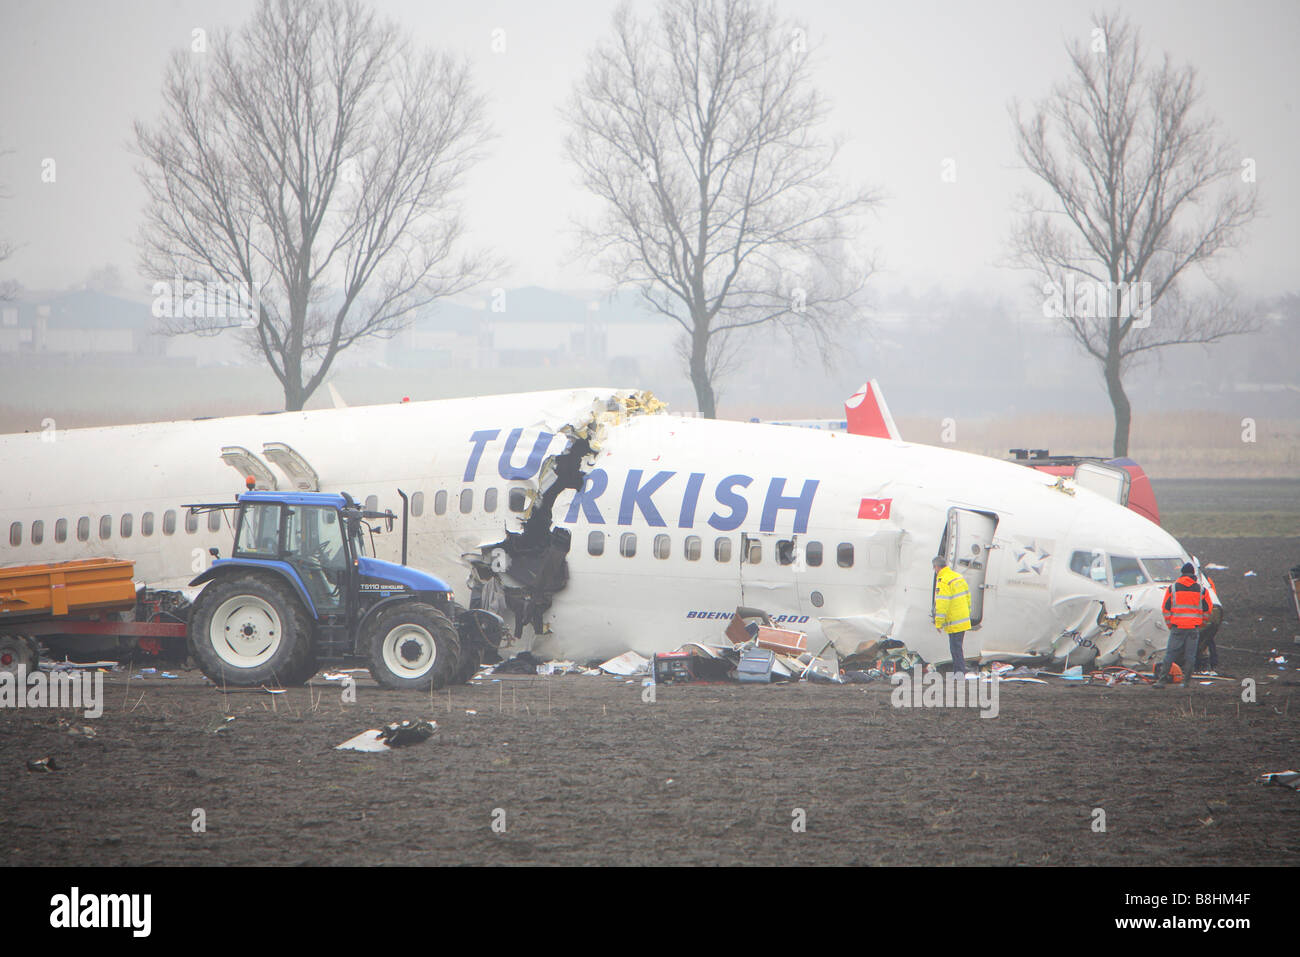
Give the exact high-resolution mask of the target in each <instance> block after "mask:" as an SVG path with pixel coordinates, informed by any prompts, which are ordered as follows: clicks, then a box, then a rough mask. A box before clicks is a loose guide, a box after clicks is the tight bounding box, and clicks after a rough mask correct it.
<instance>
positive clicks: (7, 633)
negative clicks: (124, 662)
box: [0, 558, 185, 670]
mask: <svg viewBox="0 0 1300 957" xmlns="http://www.w3.org/2000/svg"><path fill="white" fill-rule="evenodd" d="M134 576H135V564H134V563H133V562H128V561H121V560H119V559H116V558H87V559H82V560H79V561H71V562H54V563H49V564H42V565H18V566H14V567H12V568H0V670H13V669H15V668H16V667H17V666H18V665H20V664H21V665H25V666H26V667H27V668H28V669H29V670H30V669H33V668H35V667H36V666H37V663H38V659H39V654H38V650H39V649H38V644H37V642H38V640H40V641H45V642H46V643H47V644H59V645H62V646H63V647H62V649H61V650H62V652H63V653H65V654H66V653H69V652H70V649H71V653H73V654H76V653H77V652H76V649H77V647H80V646H84V647H85V648H86V649H89V648H91V647H96V645H95V644H94V643H93V642H92V641H88V639H98V646H101V647H102V646H103V644H104V642H108V643H109V645H110V646H122V642H123V641H124V640H125V641H126V642H127V645H126V646H125V647H133V648H139V649H141V650H145V651H147V653H149V654H160V653H161V650H162V646H161V645H160V643H159V642H160V641H162V640H164V639H184V637H185V623H184V621H183V619H182V618H180V617H179V616H178V615H177V614H176V613H175V610H174V608H172V607H164V603H163V602H161V601H160V600H159V599H158V598H157V597H156V596H151V595H150V594H149V593H148V592H146V593H145V595H144V596H143V599H142V598H141V596H140V595H139V594H137V592H136V586H135V578H134ZM133 619H134V620H133ZM69 641H71V642H72V644H71V645H70V646H69V645H68V642H69Z"/></svg>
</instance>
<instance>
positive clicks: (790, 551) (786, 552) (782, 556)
mask: <svg viewBox="0 0 1300 957" xmlns="http://www.w3.org/2000/svg"><path fill="white" fill-rule="evenodd" d="M776 563H777V564H778V565H793V564H794V542H792V541H789V540H783V541H779V542H777V543H776Z"/></svg>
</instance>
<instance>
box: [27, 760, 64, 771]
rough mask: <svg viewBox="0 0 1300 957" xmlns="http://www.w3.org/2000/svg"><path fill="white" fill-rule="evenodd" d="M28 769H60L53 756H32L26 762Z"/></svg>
mask: <svg viewBox="0 0 1300 957" xmlns="http://www.w3.org/2000/svg"><path fill="white" fill-rule="evenodd" d="M27 770H28V771H62V770H63V768H61V767H59V764H58V762H57V761H55V760H54V759H53V758H33V759H32V760H30V761H28V762H27Z"/></svg>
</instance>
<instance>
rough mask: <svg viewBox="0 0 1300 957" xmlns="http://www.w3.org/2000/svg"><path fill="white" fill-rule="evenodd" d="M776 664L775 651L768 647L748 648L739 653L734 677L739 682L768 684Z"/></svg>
mask: <svg viewBox="0 0 1300 957" xmlns="http://www.w3.org/2000/svg"><path fill="white" fill-rule="evenodd" d="M776 666H777V662H776V652H775V651H772V650H771V649H770V648H748V649H746V650H745V651H742V652H741V653H740V663H739V664H738V665H737V666H736V677H737V678H739V679H740V681H741V682H743V683H746V684H749V683H762V684H768V683H770V682H771V681H772V673H773V671H775V669H776Z"/></svg>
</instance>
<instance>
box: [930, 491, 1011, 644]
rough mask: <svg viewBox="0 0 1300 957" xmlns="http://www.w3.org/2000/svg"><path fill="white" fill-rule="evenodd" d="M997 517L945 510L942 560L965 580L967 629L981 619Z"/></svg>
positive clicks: (960, 509) (974, 512)
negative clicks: (968, 625)
mask: <svg viewBox="0 0 1300 957" xmlns="http://www.w3.org/2000/svg"><path fill="white" fill-rule="evenodd" d="M997 527H998V517H997V515H995V514H994V513H992V512H976V511H973V510H971V509H966V508H950V509H948V525H947V527H946V528H945V529H944V533H943V552H942V554H943V556H944V558H946V559H947V560H948V567H949V568H951V569H952V570H953V571H955V572H958V573H959V574H960V575H961V577H962V578H964V579H966V584H967V585H968V586H969V587H970V625H971V628H972V629H975V628H978V627H979V626H980V622H981V621H982V620H983V618H984V604H985V602H984V593H985V590H986V589H985V581H986V579H987V577H988V565H989V553H990V550H991V549H992V548H993V533H994V531H996V530H997Z"/></svg>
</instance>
